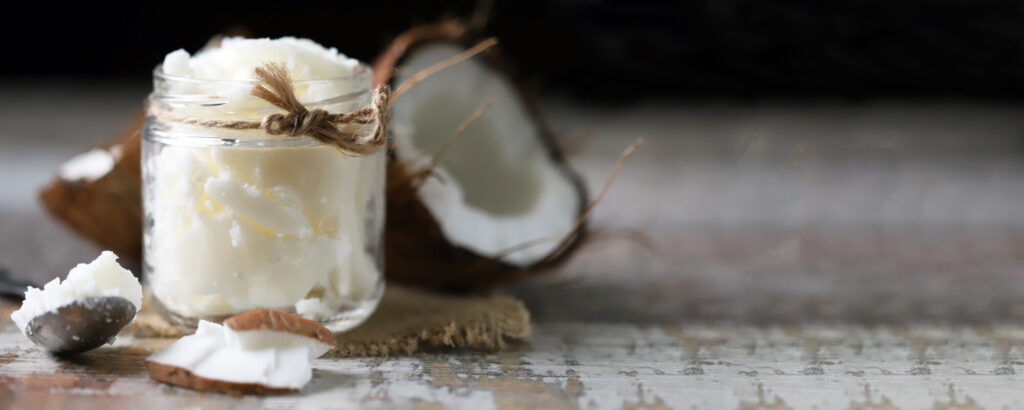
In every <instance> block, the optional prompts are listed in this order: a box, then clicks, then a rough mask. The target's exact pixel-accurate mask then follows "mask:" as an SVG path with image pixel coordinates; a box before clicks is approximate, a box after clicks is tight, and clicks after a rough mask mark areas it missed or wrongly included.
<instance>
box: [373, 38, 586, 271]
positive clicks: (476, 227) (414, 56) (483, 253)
mask: <svg viewBox="0 0 1024 410" xmlns="http://www.w3.org/2000/svg"><path fill="white" fill-rule="evenodd" d="M464 27H465V26H463V25H461V24H460V23H458V22H455V21H443V22H440V23H437V24H432V25H425V26H418V27H414V28H412V29H410V30H408V31H407V32H405V33H403V34H402V35H399V36H398V37H397V38H396V39H395V40H394V41H393V42H392V43H391V45H390V46H389V47H388V48H387V49H386V50H385V51H384V52H383V53H382V54H381V55H380V57H378V59H377V60H376V62H375V63H374V65H373V69H374V74H375V80H376V81H378V82H384V81H390V82H392V83H393V85H396V86H398V87H397V90H396V94H398V93H399V91H400V90H401V84H403V83H404V82H405V81H408V80H409V79H410V78H413V77H415V74H414V73H419V72H421V70H424V69H426V68H427V67H431V66H432V65H434V64H438V63H440V62H442V61H446V60H449V59H452V58H454V57H455V56H458V55H460V54H461V53H464V52H465V51H466V50H467V49H470V47H471V46H472V45H473V44H475V41H474V40H475V39H474V38H473V36H471V35H469V34H467V33H468V32H469V30H466V29H465V28H464ZM508 66H509V65H508V64H505V63H504V61H503V60H502V57H501V56H500V55H499V54H498V51H497V50H496V49H495V48H493V47H491V48H489V49H487V50H486V51H484V52H483V53H482V54H480V55H479V56H477V57H474V58H471V59H468V60H465V61H462V62H460V63H458V64H456V65H454V66H450V67H448V68H446V69H445V70H443V71H439V72H437V73H434V74H433V75H431V76H430V77H429V78H428V79H426V80H424V81H421V82H420V83H419V84H417V85H416V87H415V88H412V89H409V90H408V92H407V93H404V94H401V95H400V96H399V97H398V98H396V99H395V100H394V101H393V105H392V111H391V129H392V136H393V137H394V144H393V148H392V151H391V156H392V161H390V163H389V166H388V185H387V193H386V196H387V211H386V214H387V216H388V217H387V223H386V231H385V257H386V263H385V266H386V267H387V272H386V273H387V277H388V279H391V280H398V281H401V282H405V283H410V284H414V285H417V286H422V287H431V288H437V289H444V290H456V291H466V290H482V289H488V288H491V287H493V286H495V285H499V284H502V283H507V282H511V281H513V280H515V279H519V278H521V277H522V276H524V275H526V274H529V273H532V272H537V271H539V270H542V269H544V268H550V267H553V266H555V265H556V264H558V263H560V262H562V261H564V260H565V259H566V256H567V255H568V254H569V253H570V252H571V251H572V250H573V249H574V248H575V246H576V245H578V244H579V243H580V241H581V240H582V238H583V236H584V230H585V229H575V228H576V225H577V222H578V221H579V220H580V218H582V216H583V212H584V210H585V207H586V192H585V190H584V186H583V183H582V180H581V179H580V177H579V176H578V175H577V174H576V173H575V172H574V171H573V170H572V169H570V168H569V166H568V164H567V163H566V161H565V158H564V156H563V154H562V153H561V151H560V149H559V148H558V146H557V144H556V142H555V139H554V137H553V134H552V133H551V132H550V131H549V130H548V128H547V126H546V125H545V124H544V122H543V121H542V120H541V116H540V115H539V112H538V110H537V109H536V104H534V103H533V101H532V99H531V98H529V97H528V95H529V94H528V93H525V92H523V91H521V88H520V87H517V86H516V84H517V81H515V80H514V77H513V76H511V75H509V74H508V73H507V72H506V71H505V69H506V67H508ZM390 73H397V75H396V76H394V78H393V79H390V80H389V77H388V74H390ZM489 104H492V105H491V106H489V107H488V105H489ZM482 107H483V108H486V109H487V111H486V112H484V113H483V114H481V115H480V116H479V117H476V118H473V119H472V123H468V124H467V123H466V122H465V121H467V120H466V119H467V118H471V117H472V116H473V115H474V110H480V109H481V108H482ZM456 130H460V131H462V134H461V135H453V133H455V132H456ZM456 138H457V140H456Z"/></svg>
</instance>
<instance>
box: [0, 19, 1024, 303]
mask: <svg viewBox="0 0 1024 410" xmlns="http://www.w3.org/2000/svg"><path fill="white" fill-rule="evenodd" d="M2 16H3V17H4V19H3V24H0V30H2V31H3V34H4V36H5V37H4V38H7V39H8V40H7V41H6V43H5V50H4V51H5V52H4V54H3V55H4V57H3V62H4V64H0V97H2V98H0V189H3V192H4V195H0V266H4V267H7V268H9V269H10V271H11V272H12V273H14V274H15V276H18V277H21V278H26V279H32V280H34V281H36V282H37V283H43V282H45V281H46V280H48V279H49V278H52V277H53V276H54V275H56V274H63V273H64V272H66V271H67V269H68V267H70V266H72V265H73V264H74V263H78V262H81V261H84V260H91V259H92V258H94V257H95V255H96V252H97V251H98V249H97V248H95V246H94V245H92V244H90V243H88V242H86V241H84V240H82V239H81V238H79V237H77V236H74V235H73V234H71V232H70V230H68V229H66V228H65V227H64V226H62V225H60V222H59V221H57V220H55V219H54V218H51V217H49V216H48V215H47V214H46V213H45V211H44V210H43V209H42V208H41V207H40V206H39V203H38V201H37V200H36V196H37V194H38V192H39V190H40V188H42V187H43V186H45V185H46V184H47V183H48V181H50V180H51V178H52V177H53V174H54V172H55V171H56V170H57V168H58V167H59V166H60V164H61V163H62V162H64V161H66V160H67V159H68V158H71V157H72V156H74V155H76V154H79V153H81V152H85V151H87V150H88V149H89V148H91V147H96V146H103V145H105V144H109V143H110V142H111V141H112V140H114V139H115V138H116V136H117V135H119V134H118V133H119V132H120V130H121V129H122V128H123V127H124V126H125V125H126V124H128V123H129V122H130V120H131V118H132V116H133V115H134V114H135V113H137V112H139V107H140V103H141V101H142V100H143V99H144V98H145V95H146V93H148V92H149V90H150V89H151V88H152V85H151V72H152V69H153V68H154V67H155V66H156V65H157V64H158V63H160V62H161V61H162V59H163V57H164V56H165V55H166V54H167V53H168V52H170V51H172V50H175V49H178V48H185V49H187V50H189V51H192V52H194V51H196V50H198V49H199V48H200V47H202V46H203V45H204V44H205V43H206V42H207V40H208V39H209V38H210V37H211V36H213V35H214V34H217V33H223V32H226V31H229V30H234V29H237V28H245V29H246V30H247V31H248V32H249V33H251V34H252V35H253V36H266V37H279V36H284V35H294V36H299V37H308V38H311V39H314V40H316V41H317V42H320V43H321V44H324V45H327V46H333V47H337V48H338V49H339V50H341V51H343V52H345V53H347V54H349V55H350V56H353V57H356V58H359V59H361V60H364V61H370V60H372V59H373V58H374V57H375V56H376V55H377V54H378V53H379V52H380V51H381V50H382V49H383V47H384V46H385V44H387V43H388V42H389V41H390V40H391V39H392V38H393V37H394V36H395V35H396V34H398V33H400V32H402V31H404V30H406V29H408V28H410V27H411V26H413V25H415V24H417V23H428V22H434V21H436V20H437V19H440V18H442V17H460V18H463V19H466V20H469V21H471V22H472V24H474V25H475V27H477V28H480V29H481V30H482V32H483V34H485V35H494V36H497V37H498V38H499V39H500V40H501V49H502V50H503V51H504V53H505V54H507V55H508V57H509V58H508V59H507V61H509V62H511V63H510V64H511V65H512V67H510V68H513V69H514V71H517V73H518V74H519V77H520V78H522V79H524V80H525V83H526V84H527V85H532V86H538V87H539V88H540V91H541V92H542V94H541V95H540V97H541V98H539V99H538V101H539V103H538V106H539V107H540V108H539V110H538V111H540V112H542V113H543V116H544V119H545V120H546V122H547V123H548V125H550V128H551V129H552V130H553V131H555V133H556V134H557V137H558V138H559V141H560V142H561V143H562V145H563V146H565V147H566V148H567V151H568V153H569V154H570V155H569V159H570V163H571V165H572V166H573V167H574V168H575V169H577V170H579V172H580V173H581V174H582V176H583V178H584V180H585V181H586V183H587V185H588V187H589V188H590V190H591V193H594V192H597V191H598V190H599V189H600V188H601V186H602V184H603V182H604V180H605V178H606V177H607V176H608V173H609V171H610V170H611V168H612V166H613V164H614V163H615V161H616V159H617V157H618V155H619V153H620V152H622V149H623V148H625V147H626V146H627V145H628V144H629V143H631V142H633V141H634V140H635V139H636V138H637V137H641V136H642V137H645V138H646V142H645V143H644V145H643V146H641V147H640V148H639V149H638V150H637V151H636V153H635V154H634V155H633V156H632V157H630V158H629V160H628V161H627V162H626V164H625V166H624V167H623V168H622V172H621V174H620V175H619V176H618V179H617V180H616V182H615V184H614V186H613V188H612V189H611V191H609V192H608V195H607V196H606V197H605V198H604V200H603V201H602V202H601V204H600V206H598V207H597V208H596V210H595V212H594V213H593V214H592V215H591V216H592V218H593V219H592V221H591V222H592V223H591V225H590V226H592V227H594V228H595V229H597V230H598V231H601V230H604V231H607V232H612V233H614V232H616V231H617V230H621V231H623V232H629V231H632V232H641V233H642V234H643V235H644V236H645V237H646V238H648V239H649V240H647V241H642V242H646V243H649V244H651V245H650V246H647V247H645V246H641V245H638V244H635V243H632V242H630V241H628V240H623V239H615V238H616V237H615V236H614V235H612V234H608V235H607V236H605V237H606V238H610V239H604V240H595V241H594V243H592V244H588V245H587V246H585V247H584V248H583V249H582V250H581V251H580V253H579V254H578V255H576V256H575V259H573V261H572V262H571V263H569V264H567V265H565V266H564V267H562V268H561V269H560V271H559V272H558V273H557V274H555V275H551V276H544V277H542V278H541V279H540V282H539V284H538V283H534V282H527V283H524V284H522V285H517V286H522V287H519V288H515V289H512V291H513V292H514V294H515V295H516V296H517V297H520V298H522V299H523V300H525V301H526V302H527V305H528V306H529V307H530V309H531V311H532V314H533V317H534V318H535V319H537V320H539V321H543V320H564V321H572V320H579V319H581V318H598V319H600V320H604V321H608V320H612V321H618V320H621V321H637V320H657V321H674V320H677V319H678V318H679V317H681V316H686V317H693V318H734V319H735V318H739V319H754V320H796V319H800V318H815V319H820V318H845V319H849V318H854V319H856V320H869V321H870V320H879V321H894V320H901V319H903V318H907V317H914V318H922V317H923V318H936V319H941V320H963V321H977V320H988V319H990V318H1008V317H1010V318H1015V319H1020V318H1024V207H1022V206H1021V205H1020V204H1024V178H1021V175H1024V2H1021V1H1006V0H969V1H968V0H909V1H845V2H827V1H804V2H799V1H788V0H787V1H740V0H704V1H677V2H654V1H611V0H555V1H549V2H538V1H513V0H494V1H487V0H455V1H449V2H443V3H440V2H423V1H367V0H364V1H349V2H338V1H336V2H330V3H316V2H260V1H250V2H174V3H167V2H160V3H155V2H133V3H128V5H123V4H118V5H113V4H110V5H105V4H93V3H79V4H73V5H65V4H57V3H52V2H41V1H35V2H17V3H13V4H5V5H4V9H3V12H2ZM465 115H466V116H469V115H470V113H468V112H467V113H465ZM595 237H600V235H595ZM549 279H550V282H544V281H545V280H549ZM560 281H564V283H563V282H560ZM640 318H645V319H640Z"/></svg>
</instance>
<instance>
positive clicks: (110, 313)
mask: <svg viewBox="0 0 1024 410" xmlns="http://www.w3.org/2000/svg"><path fill="white" fill-rule="evenodd" d="M134 317H135V305H134V304H132V302H131V301H129V300H128V299H125V298H123V297H120V296H100V297H91V298H85V299H80V300H76V301H74V302H72V303H70V304H67V305H64V306H61V307H59V308H57V310H55V311H51V312H46V313H43V314H41V315H39V316H36V317H35V318H33V319H32V320H30V321H29V322H28V325H27V326H26V329H25V335H26V336H28V338H29V340H31V341H32V342H34V343H35V344H37V345H40V346H42V347H45V348H46V349H47V350H49V351H51V352H53V353H55V354H60V355H68V354H75V353H81V352H84V351H87V350H92V349H95V348H97V347H100V346H103V344H105V343H107V342H110V341H113V340H114V337H115V336H117V334H118V333H120V332H121V329H122V328H124V327H125V325H127V324H128V323H130V322H131V321H132V318H134Z"/></svg>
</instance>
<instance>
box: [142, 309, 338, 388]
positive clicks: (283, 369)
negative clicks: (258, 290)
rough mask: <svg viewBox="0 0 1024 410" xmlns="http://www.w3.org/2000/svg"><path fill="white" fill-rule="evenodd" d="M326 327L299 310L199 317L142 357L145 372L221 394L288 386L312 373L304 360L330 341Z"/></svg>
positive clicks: (304, 380)
mask: <svg viewBox="0 0 1024 410" xmlns="http://www.w3.org/2000/svg"><path fill="white" fill-rule="evenodd" d="M335 344H336V343H335V341H334V336H333V335H332V334H331V332H330V331H329V330H327V328H325V327H323V325H320V324H319V323H316V322H313V321H311V320H307V319H303V318H301V317H299V316H296V315H292V314H288V313H283V312H276V311H259V312H251V313H245V314H242V315H239V316H235V317H232V318H230V319H228V320H226V321H225V325H224V326H221V325H218V324H215V323H211V322H207V321H200V322H199V327H198V328H197V329H196V333H195V334H193V335H190V336H185V337H182V338H181V339H178V340H177V341H176V342H174V343H173V344H171V345H170V346H168V347H167V348H165V349H163V350H161V351H159V352H157V353H154V354H153V355H151V356H150V357H148V358H147V359H146V366H147V367H148V368H149V377H150V378H151V379H153V380H156V381H159V382H163V383H167V384H172V385H175V386H179V387H185V388H190V389H193V390H200V391H213V392H219V393H225V394H232V395H240V394H267V393H285V392H294V391H299V390H301V389H302V387H303V386H305V385H306V383H309V381H310V380H311V379H312V377H313V367H312V365H311V364H310V360H312V359H314V358H317V357H320V356H322V355H323V354H324V353H326V352H327V351H328V350H330V349H331V348H333V347H334V345H335Z"/></svg>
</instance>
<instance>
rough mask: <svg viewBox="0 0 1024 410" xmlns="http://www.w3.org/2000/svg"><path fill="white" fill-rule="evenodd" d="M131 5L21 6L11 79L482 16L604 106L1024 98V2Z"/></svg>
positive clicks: (545, 69) (515, 46)
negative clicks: (228, 37)
mask: <svg viewBox="0 0 1024 410" xmlns="http://www.w3.org/2000/svg"><path fill="white" fill-rule="evenodd" d="M127 4H129V5H116V6H115V5H113V4H109V5H95V4H92V3H88V4H86V3H81V4H75V5H70V6H68V5H63V4H60V5H58V4H57V3H52V2H38V1H37V2H17V3H16V4H13V5H11V4H9V5H6V6H5V8H6V9H7V10H6V11H5V12H4V17H5V18H4V23H3V25H2V26H0V27H2V28H0V30H2V31H3V34H4V36H5V38H8V39H9V41H8V43H7V45H6V51H7V52H6V57H5V58H4V60H5V62H6V63H5V64H2V65H0V76H3V77H32V78H39V77H61V78H69V77H70V78H74V79H111V78H116V79H119V80H121V79H125V80H139V81H147V80H148V78H149V75H150V70H151V68H152V67H153V66H155V65H156V64H157V63H158V62H160V61H161V60H162V58H163V56H164V55H165V54H166V53H167V52H169V51H172V50H174V49H177V48H185V49H187V50H189V51H195V50H196V49H198V48H199V47H201V46H202V45H203V44H204V43H205V42H206V40H207V39H208V38H209V37H210V36H211V35H213V34H215V33H218V32H224V31H226V30H229V29H232V28H237V27H244V28H246V29H248V30H249V31H250V32H251V33H252V34H253V35H254V36H268V37H278V36H283V35H294V36H301V37H309V38H312V39H315V40H316V41H318V42H320V43H322V44H325V45H329V46H334V47H337V48H338V49H340V50H342V51H343V52H345V53H347V54H349V55H350V56H353V57H356V58H359V59H362V60H371V59H372V58H373V57H374V56H375V55H376V54H377V52H378V51H380V50H381V49H382V47H383V46H384V45H385V44H386V43H387V41H388V40H389V39H391V38H392V37H393V36H394V35H396V34H397V33H399V32H401V31H402V30H404V29H406V28H408V27H410V26H411V25H413V24H415V23H423V22H430V21H434V20H436V19H438V18H440V17H442V16H455V17H463V18H467V19H473V18H474V16H475V17H476V23H477V24H478V26H480V27H484V32H485V33H488V34H491V35H495V36H497V37H499V38H500V40H501V41H502V48H503V50H504V51H505V52H506V53H507V54H508V55H509V56H510V57H511V60H512V61H515V62H516V64H517V68H518V69H519V70H520V72H521V73H522V74H523V75H524V77H525V78H528V79H530V80H531V81H533V82H535V83H538V84H541V85H543V86H545V88H546V89H548V90H553V91H563V92H566V93H569V94H572V95H578V96H584V97H588V98H603V99H609V100H615V99H622V98H627V99H632V98H637V97H642V96H652V95H653V96H677V97H708V96H714V97H730V98H740V99H745V98H760V97H778V96H786V97H789V96H797V97H821V96H827V97H849V98H865V97H892V96H896V97H935V96H942V97H970V98H997V99H1020V98H1022V97H1024V3H1022V2H1020V1H1008V0H971V1H964V0H914V1H847V2H817V1H790V0H783V1H743V0H704V1H677V2H667V1H666V2H657V1H649V0H648V1H612V0H555V1H548V2H541V1H500V0H499V1H488V0H454V1H447V2H422V1H346V2H325V3H319V2H259V1H256V2H195V3H190V2H175V3H173V4H168V3H157V2H131V3H127Z"/></svg>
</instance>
